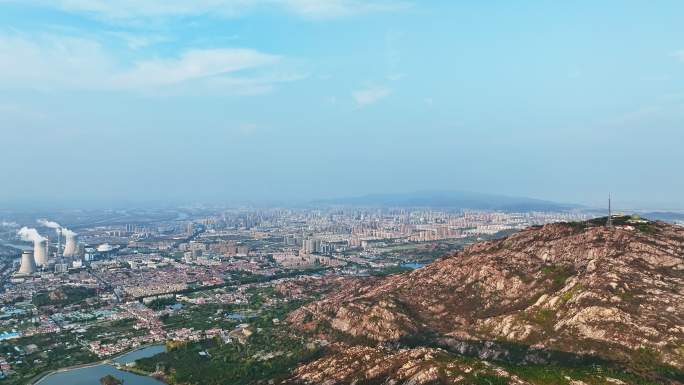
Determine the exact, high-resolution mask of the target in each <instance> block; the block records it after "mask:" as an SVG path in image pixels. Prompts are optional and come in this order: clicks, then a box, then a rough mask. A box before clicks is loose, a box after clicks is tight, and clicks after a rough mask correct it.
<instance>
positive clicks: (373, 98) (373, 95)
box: [352, 86, 392, 106]
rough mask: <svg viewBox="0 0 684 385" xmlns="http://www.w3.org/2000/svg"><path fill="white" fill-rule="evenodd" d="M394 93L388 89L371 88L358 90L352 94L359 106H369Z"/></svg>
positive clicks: (381, 87) (380, 87)
mask: <svg viewBox="0 0 684 385" xmlns="http://www.w3.org/2000/svg"><path fill="white" fill-rule="evenodd" d="M391 93H392V90H390V89H389V88H387V87H383V86H370V87H366V88H362V89H360V90H356V91H354V92H353V93H352V97H353V98H354V100H355V101H356V104H358V105H359V106H368V105H371V104H374V103H377V102H378V101H380V100H382V99H384V98H386V97H387V96H389V95H390V94H391Z"/></svg>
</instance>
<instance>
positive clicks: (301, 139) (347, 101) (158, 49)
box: [0, 0, 684, 209]
mask: <svg viewBox="0 0 684 385" xmlns="http://www.w3.org/2000/svg"><path fill="white" fill-rule="evenodd" d="M682 11H684V9H683V8H682V4H681V3H680V2H677V1H663V2H658V5H657V6H656V5H654V4H650V3H649V4H647V3H644V2H640V1H603V2H598V3H597V2H590V1H580V2H572V3H562V2H535V1H525V2H515V3H505V2H466V1H421V2H418V1H400V0H396V1H395V0H385V1H381V0H369V1H355V0H334V1H333V0H331V1H308V0H285V1H267V0H263V1H261V0H260V1H234V0H219V1H199V2H192V4H191V3H189V2H184V1H175V0H174V1H151V0H143V1H101V0H86V1H50V2H46V1H38V0H22V1H11V0H4V1H0V134H1V137H0V144H1V150H0V176H1V178H2V182H1V183H0V184H1V186H2V188H1V189H0V207H4V208H10V207H34V206H40V207H55V208H57V207H86V206H88V207H110V206H119V207H120V206H126V205H129V204H130V205H141V204H189V203H211V204H214V203H221V204H231V203H236V202H237V203H244V202H253V203H267V202H281V203H299V202H308V201H311V200H315V199H322V198H337V197H350V196H360V195H365V194H369V193H400V192H401V193H403V192H412V191H424V190H440V191H444V190H467V191H478V192H485V193H495V194H503V195H511V196H525V197H532V198H541V199H546V200H551V201H557V202H567V203H578V204H584V205H590V206H594V207H598V206H604V205H605V198H606V195H607V193H608V192H611V191H612V192H613V193H614V194H615V196H616V204H617V205H618V207H620V206H622V207H625V208H632V207H634V208H668V209H681V208H683V204H682V201H681V192H682V191H683V190H684V178H682V171H681V164H682V161H683V160H684V159H683V158H682V151H681V144H682V143H684V130H682V127H681V125H682V121H684V93H682V89H684V88H683V86H684V42H683V41H682V39H681V37H682V36H684V24H682V23H681V14H682Z"/></svg>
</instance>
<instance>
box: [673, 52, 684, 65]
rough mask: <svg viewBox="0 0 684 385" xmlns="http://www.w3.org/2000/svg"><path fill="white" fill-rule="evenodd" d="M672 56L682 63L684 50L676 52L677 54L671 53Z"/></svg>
mask: <svg viewBox="0 0 684 385" xmlns="http://www.w3.org/2000/svg"><path fill="white" fill-rule="evenodd" d="M672 55H673V56H674V57H676V58H678V59H679V60H681V61H683V62H684V49H683V50H681V51H677V52H675V53H673V54H672Z"/></svg>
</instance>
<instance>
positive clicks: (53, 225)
mask: <svg viewBox="0 0 684 385" xmlns="http://www.w3.org/2000/svg"><path fill="white" fill-rule="evenodd" d="M37 222H38V224H40V225H41V226H45V227H49V228H51V229H55V231H56V232H57V234H59V233H60V232H61V231H62V226H61V225H60V224H59V223H57V222H53V221H48V220H47V219H39V220H38V221H37Z"/></svg>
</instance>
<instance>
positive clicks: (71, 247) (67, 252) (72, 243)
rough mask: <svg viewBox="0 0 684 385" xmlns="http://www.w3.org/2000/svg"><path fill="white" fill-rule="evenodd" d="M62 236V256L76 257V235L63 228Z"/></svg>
mask: <svg viewBox="0 0 684 385" xmlns="http://www.w3.org/2000/svg"><path fill="white" fill-rule="evenodd" d="M62 234H64V237H65V238H66V241H65V242H64V256H65V257H75V256H76V255H78V240H77V239H76V233H74V232H73V231H71V230H69V229H67V228H63V229H62Z"/></svg>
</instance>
